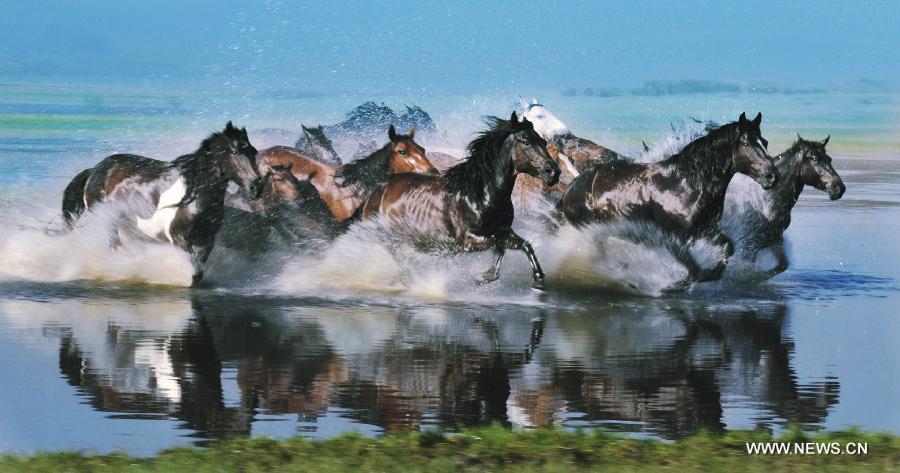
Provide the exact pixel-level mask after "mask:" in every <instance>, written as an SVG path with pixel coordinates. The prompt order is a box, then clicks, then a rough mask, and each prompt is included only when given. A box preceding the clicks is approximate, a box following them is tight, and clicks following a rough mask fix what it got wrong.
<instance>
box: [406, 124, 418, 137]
mask: <svg viewBox="0 0 900 473" xmlns="http://www.w3.org/2000/svg"><path fill="white" fill-rule="evenodd" d="M407 135H409V137H410V138H412V137H414V136H416V127H412V128H410V129H409V133H407Z"/></svg>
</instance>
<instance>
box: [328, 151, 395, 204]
mask: <svg viewBox="0 0 900 473" xmlns="http://www.w3.org/2000/svg"><path fill="white" fill-rule="evenodd" d="M392 145H393V143H391V142H390V141H388V142H387V144H385V145H384V146H382V147H381V148H380V149H378V150H377V151H375V152H374V153H372V154H370V155H369V156H367V157H365V158H361V159H357V160H356V161H353V162H350V163H347V164H345V165H343V166H341V167H340V169H338V172H337V173H336V174H335V175H334V177H335V182H337V184H338V186H340V187H349V186H356V193H357V194H358V195H368V194H371V193H372V192H374V191H375V189H376V188H378V187H379V186H382V185H384V183H385V182H387V176H388V165H389V164H390V162H391V156H393V155H394V150H393V146H392Z"/></svg>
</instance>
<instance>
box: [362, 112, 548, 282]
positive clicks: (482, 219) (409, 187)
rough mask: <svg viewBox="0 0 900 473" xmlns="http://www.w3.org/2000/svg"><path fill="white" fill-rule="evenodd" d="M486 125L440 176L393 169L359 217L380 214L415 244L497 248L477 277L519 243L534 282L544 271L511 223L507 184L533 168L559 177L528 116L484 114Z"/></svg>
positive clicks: (495, 272) (496, 269)
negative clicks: (465, 155) (459, 160)
mask: <svg viewBox="0 0 900 473" xmlns="http://www.w3.org/2000/svg"><path fill="white" fill-rule="evenodd" d="M489 120H490V121H489V124H490V128H489V129H488V130H486V131H484V132H482V133H481V135H479V136H478V138H476V139H475V140H473V141H472V142H471V143H469V146H468V154H469V158H468V159H467V160H466V161H465V162H463V163H461V164H458V165H456V166H454V167H452V168H450V169H449V170H448V171H447V172H446V173H444V174H443V175H441V176H434V175H432V176H426V175H416V174H396V175H393V176H390V177H389V178H388V180H387V184H385V186H384V187H382V188H381V189H380V190H378V191H376V192H375V193H373V194H372V195H371V196H370V197H369V199H368V200H367V201H366V203H365V206H364V207H363V212H362V216H363V218H370V219H371V218H375V217H378V216H380V217H382V218H383V219H384V220H385V221H386V223H387V224H388V225H389V227H390V228H392V229H393V230H394V231H395V232H398V233H401V234H403V236H406V237H410V238H411V239H413V240H414V241H416V242H418V243H421V244H422V245H420V246H426V247H428V248H439V249H445V250H450V251H454V252H460V251H466V252H468V251H484V250H488V249H491V248H493V249H494V251H495V252H496V254H497V259H496V262H495V263H494V265H493V267H492V268H491V269H489V270H488V271H486V272H485V273H484V274H483V275H482V281H485V282H486V281H493V280H496V279H497V278H499V277H500V262H501V261H502V260H503V254H504V252H505V251H506V249H507V248H509V249H515V250H522V251H524V252H525V254H526V255H527V256H528V260H529V262H530V263H531V270H532V276H533V277H534V286H535V288H543V285H544V273H543V271H542V270H541V266H540V264H539V263H538V260H537V257H536V256H535V254H534V250H533V249H532V248H531V244H530V243H528V242H527V241H525V239H523V238H522V237H520V236H519V235H517V234H516V233H515V232H514V231H513V230H512V222H513V216H514V211H513V205H512V199H511V196H512V190H513V185H514V184H515V182H516V176H518V175H519V173H525V174H530V175H532V176H539V177H540V178H541V179H543V180H544V183H545V184H547V185H548V186H552V185H554V184H556V181H557V180H559V166H557V165H556V163H555V162H554V161H553V160H552V159H550V155H549V154H548V153H547V142H546V141H544V139H543V138H541V136H540V135H538V134H537V133H536V132H535V131H534V127H532V125H531V123H530V122H529V121H528V120H522V121H521V122H520V121H519V120H518V116H517V115H516V113H515V112H513V114H512V118H511V119H510V120H509V121H506V120H501V119H499V118H491V119H489Z"/></svg>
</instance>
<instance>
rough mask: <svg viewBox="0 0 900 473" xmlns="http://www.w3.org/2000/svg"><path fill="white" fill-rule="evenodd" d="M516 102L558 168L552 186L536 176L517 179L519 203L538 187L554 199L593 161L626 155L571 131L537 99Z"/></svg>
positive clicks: (610, 159) (602, 161) (615, 158)
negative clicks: (558, 170) (546, 185)
mask: <svg viewBox="0 0 900 473" xmlns="http://www.w3.org/2000/svg"><path fill="white" fill-rule="evenodd" d="M519 106H520V107H521V108H522V116H523V117H524V118H526V119H527V120H528V121H530V122H531V123H532V124H534V131H536V132H537V133H538V134H539V135H541V137H543V138H544V139H545V140H547V151H548V152H549V153H550V157H551V158H553V160H554V161H556V162H557V163H558V164H559V167H560V169H561V170H562V174H561V175H560V177H559V182H558V183H557V184H556V185H555V186H553V187H544V186H543V185H542V183H541V181H540V180H539V179H537V178H534V177H531V176H523V177H522V178H521V179H519V181H518V182H517V183H516V190H515V194H516V198H517V200H518V201H519V202H520V204H523V205H524V204H525V203H526V202H527V200H528V198H529V197H528V196H529V194H530V193H532V192H538V191H540V192H542V193H544V194H545V195H549V196H557V199H558V196H560V195H562V194H563V193H565V191H566V189H567V188H568V186H569V184H571V183H572V181H574V180H575V178H576V177H578V176H579V175H580V174H581V173H582V172H584V170H586V169H588V168H590V167H591V166H593V165H595V164H599V163H604V162H610V161H616V160H620V159H627V158H625V157H624V156H622V155H620V154H619V153H616V152H615V151H613V150H611V149H609V148H606V147H604V146H601V145H598V144H597V143H594V142H593V141H591V140H588V139H585V138H579V137H577V136H575V135H573V134H572V132H571V131H570V130H569V127H568V126H566V124H565V123H563V122H562V120H560V119H559V118H558V117H557V116H556V115H554V114H553V113H552V112H550V111H549V110H547V108H546V107H544V105H542V104H540V103H538V101H537V99H532V101H531V103H528V102H527V101H525V100H524V99H520V100H519Z"/></svg>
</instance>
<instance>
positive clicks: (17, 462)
mask: <svg viewBox="0 0 900 473" xmlns="http://www.w3.org/2000/svg"><path fill="white" fill-rule="evenodd" d="M747 442H789V443H805V442H819V443H831V442H837V444H838V445H840V446H841V448H844V447H845V446H848V444H849V443H850V442H854V443H866V444H867V446H868V454H866V455H861V454H858V455H851V454H822V455H750V454H748V453H747V450H746V449H747V447H746V444H747ZM898 468H900V436H896V435H890V434H874V433H864V432H860V431H857V430H850V431H842V432H831V433H813V434H809V433H804V432H802V431H801V430H800V429H796V428H794V429H789V430H788V431H786V432H785V433H784V434H782V435H780V436H773V435H772V434H771V433H769V432H764V431H732V432H728V433H726V434H723V435H711V434H705V433H700V434H697V435H694V436H691V437H688V438H686V439H683V440H679V441H677V442H671V443H670V442H664V441H659V440H639V439H629V438H623V437H620V436H615V435H612V434H609V433H605V432H603V431H600V430H595V431H589V430H585V431H577V432H567V431H562V430H559V429H536V430H525V431H510V430H508V429H505V428H503V427H499V426H495V427H486V428H479V429H469V430H464V431H463V432H462V433H459V434H452V435H447V436H444V435H441V434H438V433H429V432H424V433H418V432H411V433H400V434H390V435H386V436H383V437H378V438H369V437H362V436H360V435H356V434H345V435H341V436H339V437H336V438H333V439H330V440H324V441H315V440H308V439H302V438H295V439H290V440H283V441H276V440H271V439H267V438H241V439H234V440H228V441H221V442H215V443H213V444H211V445H210V446H209V447H208V448H205V449H197V448H177V449H173V450H167V451H164V452H161V453H159V454H158V455H156V456H153V457H149V458H135V457H130V456H127V455H123V454H107V455H85V454H83V453H77V452H53V453H39V454H36V455H30V456H26V455H4V456H2V457H0V472H20V471H33V472H41V471H54V472H55V471H78V472H94V471H159V472H163V471H165V472H169V471H191V472H206V471H242V472H243V471H248V472H255V471H260V472H262V471H315V472H343V471H354V472H356V471H365V472H369V471H391V472H394V471H408V472H418V471H422V472H424V471H427V472H429V473H439V472H445V471H516V472H517V473H526V472H532V471H534V472H537V471H542V472H543V471H547V472H555V471H676V472H677V471H691V472H700V471H703V472H706V471H728V472H741V471H746V472H761V471H768V472H771V471H779V472H781V471H802V472H806V471H816V472H819V471H897V469H898Z"/></svg>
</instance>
